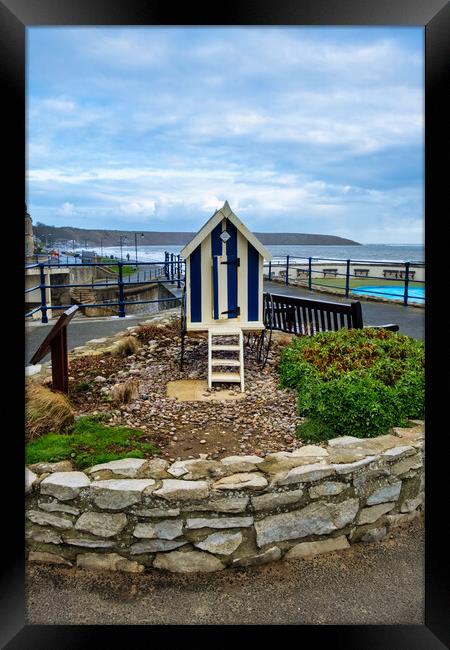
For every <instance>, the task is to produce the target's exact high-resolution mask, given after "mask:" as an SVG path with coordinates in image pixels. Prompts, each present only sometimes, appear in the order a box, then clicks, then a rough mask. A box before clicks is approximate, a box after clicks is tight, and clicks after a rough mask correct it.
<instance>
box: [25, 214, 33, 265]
mask: <svg viewBox="0 0 450 650" xmlns="http://www.w3.org/2000/svg"><path fill="white" fill-rule="evenodd" d="M33 253H34V239H33V222H32V220H31V216H30V215H29V214H28V212H27V204H26V203H25V257H31V256H32V255H33Z"/></svg>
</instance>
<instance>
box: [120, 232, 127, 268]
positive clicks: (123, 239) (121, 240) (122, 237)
mask: <svg viewBox="0 0 450 650" xmlns="http://www.w3.org/2000/svg"><path fill="white" fill-rule="evenodd" d="M124 241H125V242H126V241H127V236H126V235H120V261H121V262H123V255H122V244H123V242H124Z"/></svg>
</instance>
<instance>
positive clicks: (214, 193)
mask: <svg viewBox="0 0 450 650" xmlns="http://www.w3.org/2000/svg"><path fill="white" fill-rule="evenodd" d="M27 38H28V43H27V203H28V210H29V212H30V213H31V215H32V217H33V221H34V222H36V221H41V222H43V223H46V224H52V225H55V226H64V225H72V226H77V227H81V228H106V229H129V230H133V229H144V230H194V231H195V230H197V229H198V228H200V226H201V225H202V224H203V223H204V221H205V220H206V219H207V218H209V217H210V216H211V214H212V213H213V212H214V210H215V209H216V208H218V207H221V206H222V204H223V202H224V201H225V199H227V200H228V202H229V203H230V206H231V208H232V209H233V210H234V212H236V214H237V215H238V216H239V217H240V218H241V219H242V220H243V221H244V222H245V223H246V225H247V226H248V227H249V228H250V229H251V230H254V231H259V232H305V233H322V234H334V235H340V236H343V237H350V238H352V239H356V240H357V241H359V242H362V243H422V241H423V218H424V208H423V205H424V188H423V181H424V179H423V142H424V112H423V106H424V89H423V81H424V78H423V74H424V42H423V38H424V30H423V28H421V27H417V28H410V27H402V28H376V27H367V28H353V27H352V28H342V27H336V28H335V27H322V28H311V27H281V28H275V27H262V28H259V27H258V28H256V27H250V28H248V27H241V28H232V27H225V28H207V27H196V28H192V27H184V28H174V27H169V28H159V27H129V28H124V27H117V28H114V27H105V28H99V27H82V28H62V27H56V28H43V27H32V28H28V29H27Z"/></svg>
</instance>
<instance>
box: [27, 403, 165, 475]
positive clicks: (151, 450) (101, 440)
mask: <svg viewBox="0 0 450 650" xmlns="http://www.w3.org/2000/svg"><path fill="white" fill-rule="evenodd" d="M101 419H102V418H101V416H100V417H99V418H97V417H83V418H80V419H79V420H77V421H76V422H75V424H74V425H73V426H72V428H71V430H70V431H69V433H49V434H47V435H45V436H42V437H40V438H38V439H36V440H33V441H32V442H29V443H28V444H27V445H26V447H25V462H26V463H27V464H29V465H30V464H33V463H39V462H56V461H60V460H72V462H73V463H74V465H75V467H76V468H77V469H83V468H85V467H90V466H92V465H97V464H99V463H106V462H108V461H111V460H119V459H121V458H145V457H146V456H149V455H153V454H157V453H159V452H160V450H159V449H158V448H157V447H156V446H155V445H153V444H152V443H149V442H147V441H146V440H145V436H146V434H145V433H144V432H143V431H141V430H140V429H132V428H130V427H109V426H105V425H104V424H102V423H101V421H100V420H101Z"/></svg>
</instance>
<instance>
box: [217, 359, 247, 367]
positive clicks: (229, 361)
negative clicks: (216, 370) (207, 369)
mask: <svg viewBox="0 0 450 650" xmlns="http://www.w3.org/2000/svg"><path fill="white" fill-rule="evenodd" d="M211 365H212V366H240V365H241V362H240V361H239V360H238V359H211Z"/></svg>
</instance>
